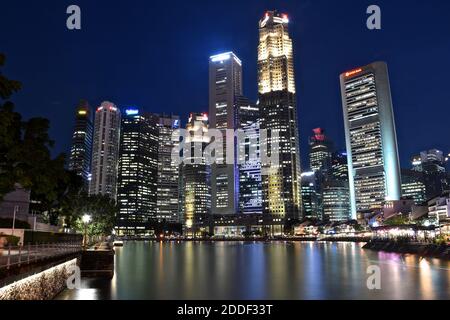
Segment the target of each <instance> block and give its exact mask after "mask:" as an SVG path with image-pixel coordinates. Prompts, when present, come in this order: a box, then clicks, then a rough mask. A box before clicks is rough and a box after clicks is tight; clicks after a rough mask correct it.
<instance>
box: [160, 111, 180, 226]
mask: <svg viewBox="0 0 450 320" xmlns="http://www.w3.org/2000/svg"><path fill="white" fill-rule="evenodd" d="M179 128H180V117H179V116H176V115H166V114H162V115H159V124H158V130H159V138H158V141H159V143H158V183H157V185H158V191H157V206H156V216H157V218H158V219H160V220H166V221H170V222H177V221H178V184H179V181H178V180H179V177H180V172H179V170H180V168H179V166H178V165H177V164H176V163H175V161H174V159H172V149H173V148H174V147H176V145H177V144H178V142H175V141H173V140H172V133H173V132H174V130H176V129H179Z"/></svg>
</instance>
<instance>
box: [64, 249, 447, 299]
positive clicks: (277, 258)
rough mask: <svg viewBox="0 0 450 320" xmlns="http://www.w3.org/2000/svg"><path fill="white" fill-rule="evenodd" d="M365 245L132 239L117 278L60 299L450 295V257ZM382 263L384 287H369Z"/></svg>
mask: <svg viewBox="0 0 450 320" xmlns="http://www.w3.org/2000/svg"><path fill="white" fill-rule="evenodd" d="M361 247H362V244H360V243H344V242H335V243H321V242H320V243H313V242H271V243H263V242H249V243H241V242H215V243H206V242H198V243H196V242H182V243H176V242H172V243H162V242H161V243H159V242H127V243H125V245H124V247H121V248H116V272H115V276H114V278H113V279H112V280H110V281H105V280H95V281H94V280H83V288H85V289H80V290H66V291H65V292H63V293H62V294H61V295H60V296H59V297H58V298H59V299H86V300H88V299H140V300H141V299H276V300H277V299H450V289H449V287H450V286H449V283H450V262H448V261H442V260H438V259H428V258H427V259H421V258H420V257H418V256H414V255H406V256H404V255H399V254H393V253H384V252H375V251H370V250H364V249H362V248H361ZM374 264H376V265H378V266H379V267H380V270H381V290H369V289H368V288H367V285H366V282H367V277H368V276H369V275H368V274H367V272H366V271H367V267H368V266H369V265H374Z"/></svg>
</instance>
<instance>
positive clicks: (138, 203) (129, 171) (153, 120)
mask: <svg viewBox="0 0 450 320" xmlns="http://www.w3.org/2000/svg"><path fill="white" fill-rule="evenodd" d="M158 126H159V118H158V116H157V115H154V114H150V113H140V111H139V110H138V109H136V108H129V109H127V110H125V114H124V116H123V118H122V133H121V138H120V160H119V172H118V192H117V203H118V205H119V214H118V217H117V231H118V233H119V234H120V235H139V234H141V235H145V234H147V233H148V230H149V222H152V221H156V220H157V182H158V144H159V141H158V133H159V127H158Z"/></svg>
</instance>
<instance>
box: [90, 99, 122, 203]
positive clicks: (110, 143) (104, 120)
mask: <svg viewBox="0 0 450 320" xmlns="http://www.w3.org/2000/svg"><path fill="white" fill-rule="evenodd" d="M120 118H121V113H120V110H119V109H118V108H117V107H116V106H115V105H114V104H113V103H112V102H108V101H105V102H103V103H102V104H101V105H100V107H98V108H97V110H96V112H95V121H94V139H93V148H92V177H91V182H90V189H89V193H90V194H103V195H107V196H109V197H110V198H112V199H114V200H116V192H117V165H118V161H119V142H120V141H119V139H120Z"/></svg>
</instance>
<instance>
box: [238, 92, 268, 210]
mask: <svg viewBox="0 0 450 320" xmlns="http://www.w3.org/2000/svg"><path fill="white" fill-rule="evenodd" d="M236 105H237V119H238V129H240V131H241V132H242V133H244V134H245V139H244V141H243V143H241V144H240V145H239V151H240V156H241V158H242V159H241V161H240V162H239V164H238V170H239V213H244V214H255V213H262V189H261V157H260V148H259V107H258V105H254V104H252V103H250V102H249V101H248V100H247V99H245V98H243V97H239V98H238V99H237V104H236Z"/></svg>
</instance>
